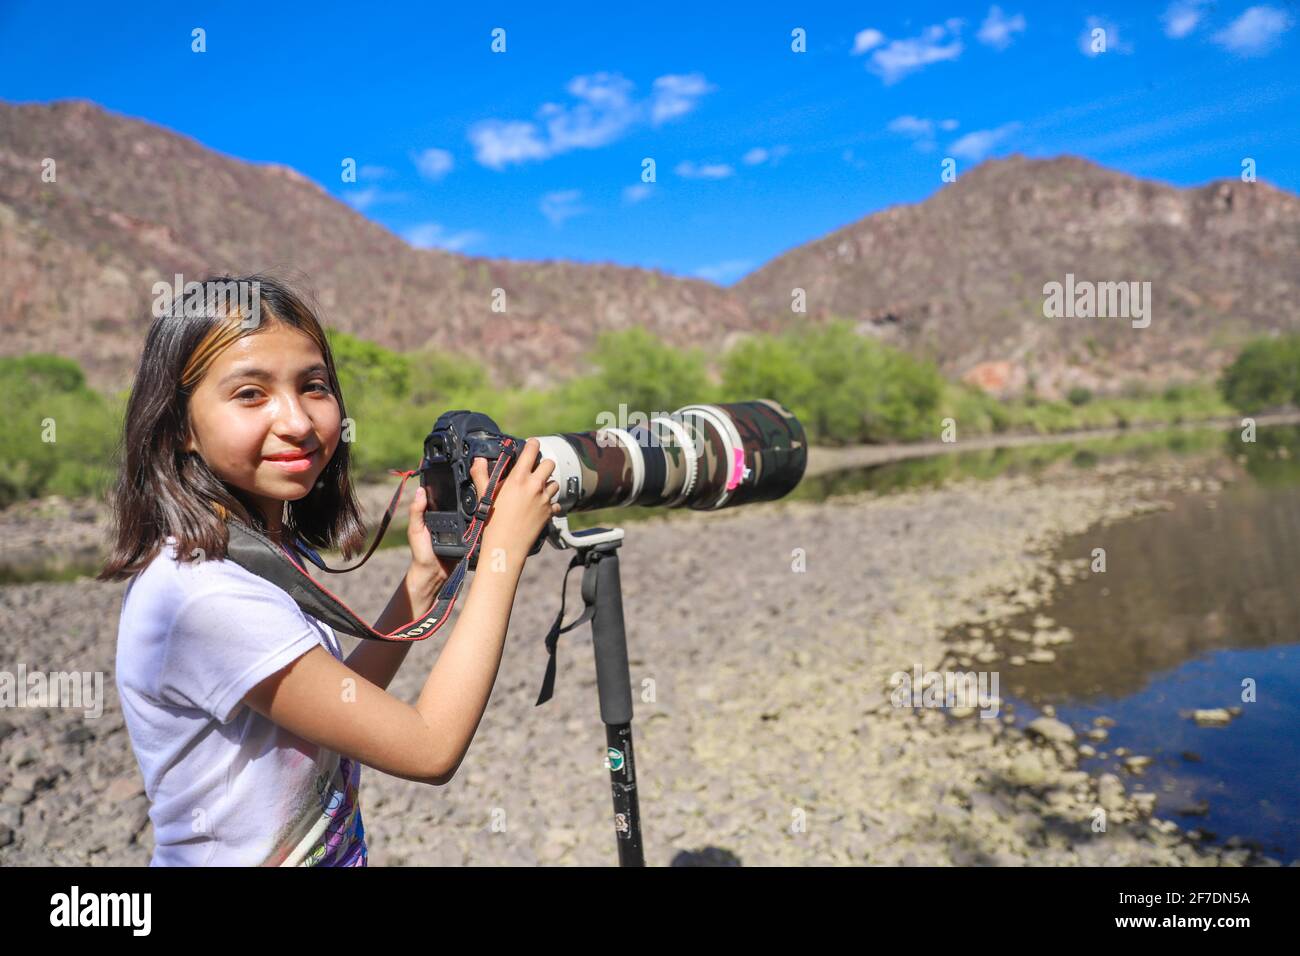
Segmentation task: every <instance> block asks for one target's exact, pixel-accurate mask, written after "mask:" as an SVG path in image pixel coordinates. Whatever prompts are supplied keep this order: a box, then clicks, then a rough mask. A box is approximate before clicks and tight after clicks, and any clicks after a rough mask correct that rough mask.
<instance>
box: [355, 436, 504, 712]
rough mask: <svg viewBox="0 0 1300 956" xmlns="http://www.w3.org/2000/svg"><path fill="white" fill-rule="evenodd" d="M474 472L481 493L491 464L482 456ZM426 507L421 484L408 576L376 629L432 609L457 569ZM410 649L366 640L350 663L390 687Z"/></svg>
mask: <svg viewBox="0 0 1300 956" xmlns="http://www.w3.org/2000/svg"><path fill="white" fill-rule="evenodd" d="M470 476H471V477H472V478H473V479H474V485H475V487H476V488H477V489H478V493H479V494H480V495H481V494H482V493H483V491H484V489H485V488H486V487H487V468H486V465H485V464H484V462H483V461H482V459H480V460H478V461H476V462H475V463H474V466H473V468H471V470H470ZM424 511H425V493H424V487H423V486H422V485H419V486H416V489H415V493H414V494H413V495H412V496H411V505H410V513H409V520H408V521H407V524H406V539H407V543H408V544H409V545H410V547H411V566H410V568H408V569H407V572H406V577H404V578H403V579H402V581H401V583H400V584H398V585H397V590H395V591H394V592H393V596H392V597H391V598H390V599H389V601H388V606H387V607H386V608H384V613H383V614H381V615H379V620H377V621H375V623H374V625H373V626H374V628H375V630H376V631H380V632H383V633H387V632H388V631H391V630H393V629H394V628H397V627H401V626H402V625H403V624H406V623H408V622H409V621H412V620H414V619H415V616H416V615H417V614H423V613H424V612H425V611H427V610H429V608H431V607H432V606H433V599H434V597H436V596H437V594H438V589H439V588H441V587H442V583H443V582H444V581H446V580H447V577H448V575H450V574H451V572H452V571H454V570H456V564H457V562H456V561H454V560H452V559H450V558H445V559H444V558H440V557H438V556H437V555H435V554H434V553H433V541H432V539H431V538H430V537H429V532H428V530H427V529H426V528H425V525H424ZM410 649H411V645H410V644H409V643H407V642H396V641H395V642H392V643H382V642H380V641H362V642H361V643H360V644H359V645H358V646H357V647H355V648H353V650H352V653H351V654H349V655H348V657H347V665H348V667H350V668H352V669H353V670H354V671H356V672H357V673H358V674H360V675H361V676H362V677H364V678H365V679H366V680H368V681H370V683H372V684H374V685H376V686H377V687H382V688H384V689H385V690H387V689H388V685H389V684H390V683H392V680H393V677H394V676H395V675H396V674H397V671H398V668H400V667H401V666H402V662H403V661H405V660H406V653H407V651H409V650H410Z"/></svg>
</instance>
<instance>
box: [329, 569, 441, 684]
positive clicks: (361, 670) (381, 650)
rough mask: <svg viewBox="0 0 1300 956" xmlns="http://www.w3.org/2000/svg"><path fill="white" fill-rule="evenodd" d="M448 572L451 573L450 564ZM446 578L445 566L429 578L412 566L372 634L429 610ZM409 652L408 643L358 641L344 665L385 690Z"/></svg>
mask: <svg viewBox="0 0 1300 956" xmlns="http://www.w3.org/2000/svg"><path fill="white" fill-rule="evenodd" d="M452 569H453V570H454V569H455V565H454V564H453V565H452ZM447 574H448V571H447V568H446V566H445V565H441V564H440V566H439V568H438V572H437V573H436V574H431V573H430V572H428V571H421V570H420V569H419V568H417V567H416V566H415V565H414V564H412V565H411V567H410V569H409V570H408V571H407V572H406V577H404V578H402V581H401V583H400V584H398V585H397V590H396V591H394V592H393V596H392V598H390V599H389V601H388V606H387V607H386V608H384V613H383V614H381V615H379V619H378V620H377V621H375V623H374V628H375V630H376V631H380V632H382V633H387V632H388V631H391V630H393V629H394V628H396V627H400V626H401V625H403V624H406V623H407V622H409V621H411V620H413V619H414V618H415V615H417V614H423V613H424V612H425V611H427V610H428V609H429V608H431V607H432V606H433V599H434V598H435V597H436V596H437V594H438V589H439V588H441V587H442V583H443V582H444V581H446V580H447ZM410 649H411V643H410V642H405V641H402V642H399V641H393V642H391V643H383V642H380V641H362V642H361V643H360V644H358V645H357V646H356V647H355V648H354V649H353V650H352V653H351V654H349V655H348V657H347V665H348V667H350V668H352V669H353V670H354V671H356V672H357V673H358V674H360V675H361V676H362V677H364V678H365V679H366V680H368V681H370V683H372V684H375V685H377V686H379V687H382V688H384V689H385V690H387V689H388V685H389V684H390V683H392V680H393V677H394V676H396V674H397V671H398V669H399V668H400V667H401V666H402V662H403V661H405V660H406V653H407V651H409V650H410Z"/></svg>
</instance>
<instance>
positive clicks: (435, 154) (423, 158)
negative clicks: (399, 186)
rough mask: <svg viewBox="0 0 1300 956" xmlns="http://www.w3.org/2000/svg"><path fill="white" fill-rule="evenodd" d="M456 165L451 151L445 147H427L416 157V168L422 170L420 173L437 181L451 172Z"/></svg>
mask: <svg viewBox="0 0 1300 956" xmlns="http://www.w3.org/2000/svg"><path fill="white" fill-rule="evenodd" d="M454 165H455V161H454V160H453V159H452V158H451V153H449V152H447V151H446V150H445V149H435V148H430V149H426V150H425V151H424V152H422V153H420V154H419V155H418V156H416V157H415V168H416V169H418V170H419V171H420V175H421V176H423V177H424V178H425V179H432V180H434V181H435V182H436V181H437V180H439V179H442V177H443V176H446V175H447V174H448V173H449V172H451V168H452V166H454Z"/></svg>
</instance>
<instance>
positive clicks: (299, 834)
mask: <svg viewBox="0 0 1300 956" xmlns="http://www.w3.org/2000/svg"><path fill="white" fill-rule="evenodd" d="M175 545H176V539H175V538H174V537H168V538H167V544H166V546H165V547H163V548H162V549H161V550H160V551H159V553H158V554H157V555H156V556H155V557H154V559H153V560H152V561H151V562H150V563H149V565H148V566H147V567H146V568H145V569H144V570H143V571H141V572H140V573H139V574H137V575H136V576H135V577H133V578H132V579H131V581H130V584H129V585H128V586H127V590H126V594H125V596H124V597H123V600H122V617H121V623H120V625H119V627H118V634H117V690H118V696H119V699H120V700H121V702H122V710H123V712H124V715H125V721H126V728H127V732H128V733H129V734H130V737H131V746H132V748H133V749H134V750H135V756H136V760H137V761H138V762H139V764H140V771H141V773H142V774H143V776H144V787H145V794H146V795H147V796H148V798H149V801H150V808H149V817H150V819H151V820H152V821H153V828H154V840H155V849H154V854H153V858H152V859H151V860H150V865H151V866H207V865H212V866H315V865H322V866H365V865H366V846H365V830H364V828H363V826H362V822H361V808H360V803H359V800H358V787H359V784H360V776H361V766H360V764H358V763H356V762H355V761H353V760H350V759H348V758H346V757H340V755H339V754H337V753H334V752H333V751H329V750H325V749H324V748H321V747H318V746H317V745H316V744H313V743H311V742H309V741H306V740H304V739H302V738H301V737H298V736H297V735H295V734H292V733H290V732H289V731H287V730H285V729H283V728H282V727H280V726H279V725H277V724H276V723H274V722H273V721H271V720H269V719H267V718H266V717H263V716H262V715H261V714H259V713H257V711H255V710H253V709H252V708H251V707H248V706H247V705H245V704H244V703H242V698H243V696H244V695H245V694H246V693H248V691H249V690H251V689H252V688H253V687H254V686H256V685H257V684H258V683H260V682H261V681H262V680H263V679H265V678H266V677H269V676H270V675H271V674H274V673H275V672H276V671H278V670H280V669H281V668H283V667H285V666H287V665H288V664H290V663H291V662H293V661H294V660H297V659H298V658H299V657H301V656H302V655H303V654H305V653H307V652H308V651H309V650H311V649H312V648H313V647H316V646H318V645H320V646H324V647H325V648H327V649H328V650H329V652H330V653H331V654H333V655H334V656H335V657H337V658H339V659H340V660H341V659H342V657H343V653H342V648H341V647H340V645H339V642H338V638H337V636H336V635H335V634H334V631H333V629H331V628H330V627H329V626H328V625H326V624H324V623H322V622H321V621H318V620H317V619H316V618H314V617H311V616H310V615H307V614H305V613H304V612H303V611H302V609H301V608H299V607H298V605H297V604H295V603H294V601H293V599H292V598H291V597H289V595H288V594H287V593H286V592H285V591H284V590H283V589H281V588H279V587H277V586H276V585H274V584H272V583H270V582H269V581H267V580H265V579H263V578H260V577H258V576H257V575H255V574H253V573H252V572H251V571H247V570H245V569H244V568H242V567H240V566H239V565H238V564H235V563H234V562H233V561H227V560H221V561H198V562H179V561H177V560H176V546H175ZM295 557H296V556H295Z"/></svg>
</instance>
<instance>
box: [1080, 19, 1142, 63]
mask: <svg viewBox="0 0 1300 956" xmlns="http://www.w3.org/2000/svg"><path fill="white" fill-rule="evenodd" d="M1095 30H1100V31H1102V32H1101V35H1100V39H1101V40H1103V41H1104V42H1105V49H1104V50H1100V51H1096V50H1093V48H1092V46H1093V42H1094V37H1093V31H1095ZM1079 52H1080V53H1082V54H1083V55H1084V56H1100V55H1101V53H1103V52H1104V53H1132V52H1133V45H1132V44H1131V43H1125V42H1124V41H1123V40H1121V39H1120V36H1119V27H1118V26H1116V25H1115V24H1114V23H1112V22H1111V21H1109V20H1103V19H1102V18H1101V17H1089V18H1088V20H1087V23H1086V25H1085V26H1084V28H1083V32H1082V33H1080V34H1079Z"/></svg>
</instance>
